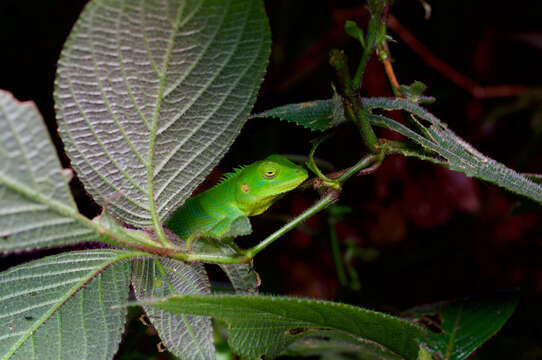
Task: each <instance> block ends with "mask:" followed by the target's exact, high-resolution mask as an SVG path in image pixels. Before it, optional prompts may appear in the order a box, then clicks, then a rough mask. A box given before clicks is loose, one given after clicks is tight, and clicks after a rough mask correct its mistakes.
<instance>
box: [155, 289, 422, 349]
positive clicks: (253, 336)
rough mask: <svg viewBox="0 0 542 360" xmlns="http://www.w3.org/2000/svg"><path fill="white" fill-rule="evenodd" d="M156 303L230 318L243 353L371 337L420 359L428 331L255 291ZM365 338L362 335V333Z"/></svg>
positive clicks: (354, 310)
mask: <svg viewBox="0 0 542 360" xmlns="http://www.w3.org/2000/svg"><path fill="white" fill-rule="evenodd" d="M152 306H155V307H158V308H160V309H163V310H166V311H169V312H173V313H184V314H191V315H205V316H213V317H215V318H217V319H221V320H224V321H226V322H228V323H229V324H231V333H230V337H229V339H228V342H229V343H230V346H231V347H232V350H233V351H235V352H236V353H238V354H239V355H241V356H242V357H246V358H250V359H255V358H259V357H261V356H263V355H265V356H266V357H269V358H273V356H276V355H277V354H279V353H280V352H281V351H282V350H284V348H285V347H286V346H288V345H290V344H292V343H293V342H294V341H298V340H301V339H304V338H306V337H307V336H311V337H312V336H324V337H330V338H338V339H342V340H345V339H346V340H347V341H349V342H354V343H356V344H359V343H360V342H361V343H363V342H364V341H371V342H374V343H377V344H379V345H380V346H383V347H385V348H387V349H388V351H393V352H395V353H397V354H399V355H401V356H403V357H405V358H406V359H416V357H417V354H418V351H419V350H418V343H417V338H418V337H420V336H423V335H424V331H423V330H422V329H421V328H420V327H418V326H417V325H415V324H414V323H412V322H409V321H406V320H403V319H399V318H395V317H393V316H389V315H385V314H382V313H377V312H374V311H370V310H366V309H362V308H358V307H354V306H350V305H346V304H340V303H333V302H328V301H320V300H311V299H302V298H288V297H272V296H250V295H210V296H202V295H199V296H198V295H187V296H179V297H170V298H165V299H157V300H154V301H153V302H152ZM360 338H361V339H360Z"/></svg>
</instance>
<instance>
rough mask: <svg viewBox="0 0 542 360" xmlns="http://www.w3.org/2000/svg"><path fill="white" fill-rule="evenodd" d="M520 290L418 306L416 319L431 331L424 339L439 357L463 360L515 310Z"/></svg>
mask: <svg viewBox="0 0 542 360" xmlns="http://www.w3.org/2000/svg"><path fill="white" fill-rule="evenodd" d="M517 303H518V294H517V293H503V294H500V295H496V296H491V297H485V298H478V299H467V300H458V301H452V302H443V303H437V304H433V305H428V306H423V307H418V308H414V309H412V310H411V311H412V312H413V313H414V316H413V317H414V319H415V321H417V322H418V323H423V324H425V325H426V326H427V327H428V328H429V329H430V330H431V331H430V332H429V335H428V336H427V337H426V338H424V339H423V340H422V343H423V344H424V346H425V347H426V348H427V349H429V350H430V351H431V352H432V353H434V354H435V355H436V356H437V358H439V359H447V360H463V359H466V358H468V357H469V355H471V354H472V353H473V352H474V351H475V350H476V349H477V348H478V347H479V346H481V345H482V344H483V343H484V342H486V341H487V340H488V339H489V338H490V337H491V336H493V335H494V334H495V333H496V332H497V331H499V330H500V329H501V327H502V326H503V325H504V323H505V322H506V321H507V320H508V318H509V317H510V316H511V315H512V313H513V312H514V309H515V308H516V306H517Z"/></svg>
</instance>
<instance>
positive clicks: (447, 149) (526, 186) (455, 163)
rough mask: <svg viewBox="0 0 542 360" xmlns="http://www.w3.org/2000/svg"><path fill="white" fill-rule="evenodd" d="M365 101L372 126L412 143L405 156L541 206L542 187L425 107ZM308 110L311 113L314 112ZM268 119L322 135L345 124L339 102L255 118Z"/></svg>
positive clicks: (322, 102)
mask: <svg viewBox="0 0 542 360" xmlns="http://www.w3.org/2000/svg"><path fill="white" fill-rule="evenodd" d="M362 101H363V105H364V107H365V109H366V110H368V111H369V113H368V117H369V120H370V121H371V123H372V124H373V125H375V126H380V127H385V128H388V129H390V130H393V131H396V132H398V133H400V134H401V135H404V136H405V137H406V138H408V139H409V142H408V143H406V144H405V145H406V146H405V147H404V148H402V149H401V150H398V152H401V153H402V154H403V155H406V156H413V157H417V158H419V159H422V160H428V161H432V162H434V163H437V164H441V165H444V166H447V167H449V168H450V169H452V170H455V171H459V172H462V173H464V174H466V175H468V176H473V177H477V178H479V179H482V180H485V181H489V182H491V183H493V184H496V185H499V186H502V187H504V188H506V189H508V190H510V191H512V192H515V193H517V194H520V195H523V196H526V197H528V198H531V199H533V200H536V201H538V202H541V201H542V186H541V185H540V184H537V183H536V182H534V181H532V180H531V179H528V178H526V177H525V176H522V175H521V174H519V173H517V172H516V171H514V170H512V169H510V168H508V167H506V166H505V165H503V164H501V163H499V162H497V161H495V160H493V159H491V158H489V157H487V156H485V155H484V154H482V153H480V152H479V151H478V150H476V149H475V148H473V147H472V146H471V145H470V144H468V143H467V142H466V141H465V140H463V139H462V138H460V137H459V136H457V135H456V134H455V133H454V132H453V131H452V130H450V129H449V128H448V126H447V125H446V124H445V123H443V122H441V121H440V120H439V119H438V118H437V117H436V116H434V115H433V114H431V113H430V112H428V111H427V110H425V109H424V108H423V107H421V106H419V105H417V104H415V103H413V102H411V101H408V100H406V99H401V98H378V97H377V98H363V99H362ZM307 109H311V112H308V110H307ZM375 109H379V110H404V111H407V112H409V113H410V114H411V116H412V123H413V124H414V126H413V128H411V127H408V126H406V125H404V124H401V123H399V122H397V121H395V120H393V119H390V118H388V117H386V116H383V115H379V114H374V113H373V111H374V110H375ZM266 116H268V117H277V118H279V119H281V120H286V121H289V122H293V123H296V124H298V125H301V126H304V127H308V128H310V129H311V130H314V131H323V130H326V129H328V128H331V127H333V126H335V125H337V124H339V123H341V122H343V121H345V118H344V115H343V114H341V113H340V112H339V111H337V100H336V99H329V100H316V101H313V102H308V103H301V104H290V105H285V106H282V107H279V108H275V109H271V110H268V111H266V112H264V113H261V114H257V115H254V116H253V117H266ZM311 116H312V119H311ZM420 120H421V121H420ZM422 121H423V122H422Z"/></svg>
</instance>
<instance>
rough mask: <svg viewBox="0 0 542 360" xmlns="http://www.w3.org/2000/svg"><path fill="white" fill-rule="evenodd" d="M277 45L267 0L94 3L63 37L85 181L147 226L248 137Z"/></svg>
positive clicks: (71, 144) (66, 117)
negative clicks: (244, 132) (245, 131)
mask: <svg viewBox="0 0 542 360" xmlns="http://www.w3.org/2000/svg"><path fill="white" fill-rule="evenodd" d="M269 52H270V33H269V26H268V23H267V18H266V16H265V11H264V7H263V2H262V1H261V0H168V1H151V0H142V1H135V0H94V1H92V2H90V3H89V4H88V5H87V7H86V8H85V10H84V11H83V13H82V15H81V17H80V18H79V20H78V21H77V24H76V25H75V27H74V29H73V30H72V32H71V34H70V37H69V39H68V41H67V42H66V44H65V46H64V50H63V51H62V54H61V58H60V60H59V66H58V71H57V78H56V88H55V107H56V112H57V116H58V118H59V132H60V135H61V137H62V140H63V141H64V143H65V145H66V150H67V153H68V155H69V156H70V159H71V161H72V165H73V167H74V168H75V169H76V170H77V173H78V176H79V177H80V179H81V180H82V181H83V183H84V185H85V187H86V189H87V190H88V191H89V193H90V194H91V195H92V196H93V197H94V199H95V200H96V201H97V202H98V203H99V204H101V205H102V206H107V209H108V211H110V212H111V213H112V214H113V215H114V216H115V217H116V218H117V219H119V220H121V221H123V222H126V223H129V224H132V225H136V226H138V227H149V226H150V225H151V224H152V223H153V222H154V223H156V222H161V223H163V222H164V220H165V219H167V217H168V216H169V215H170V214H171V213H172V212H173V211H174V210H176V209H177V208H178V207H179V206H181V205H182V204H183V203H184V201H185V200H186V199H187V198H188V197H189V196H190V195H191V193H192V191H193V190H194V189H195V187H196V186H197V185H198V184H199V183H200V182H201V181H203V179H204V178H205V176H206V175H207V174H208V173H209V172H210V171H211V169H212V168H213V167H214V166H215V165H216V164H217V163H218V161H219V160H220V158H221V157H222V156H223V155H224V153H225V152H226V151H227V149H228V148H229V147H230V145H231V144H232V142H233V141H234V139H235V137H236V136H237V135H238V133H239V131H240V129H241V127H242V125H243V124H244V122H245V121H246V118H247V116H248V114H249V111H250V109H251V108H252V106H253V104H254V102H255V98H256V95H257V91H258V89H259V86H260V84H261V82H262V79H263V74H264V71H265V67H266V65H267V61H268V56H269Z"/></svg>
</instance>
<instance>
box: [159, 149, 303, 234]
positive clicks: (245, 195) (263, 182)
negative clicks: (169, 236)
mask: <svg viewBox="0 0 542 360" xmlns="http://www.w3.org/2000/svg"><path fill="white" fill-rule="evenodd" d="M307 177H308V173H307V171H306V170H305V169H304V168H303V167H301V166H299V165H296V164H294V163H293V162H291V161H290V160H288V159H286V158H285V157H283V156H281V155H270V156H269V157H267V158H266V159H264V160H261V161H256V162H254V163H252V164H250V165H248V166H244V167H241V168H239V169H236V170H235V171H234V172H232V173H228V174H226V175H225V176H224V177H223V179H222V180H221V181H220V182H219V183H218V184H217V185H215V186H213V187H212V188H210V189H209V190H207V191H204V192H202V193H200V194H198V195H196V196H194V197H192V198H190V199H189V200H187V202H186V203H185V204H184V206H183V207H182V208H180V209H179V210H177V211H176V212H175V213H174V214H173V215H172V216H171V217H170V219H169V220H168V221H167V222H166V226H167V227H168V228H169V229H171V230H172V231H173V232H175V233H177V234H178V235H180V236H181V238H183V239H185V240H186V239H190V238H191V237H194V236H200V235H203V236H208V237H212V238H215V239H221V238H224V237H227V236H228V233H230V232H231V231H235V235H244V234H248V233H250V231H251V229H250V223H249V222H248V219H247V217H248V216H253V215H258V214H261V213H263V212H264V211H266V210H267V209H268V208H269V207H270V206H271V205H272V204H273V202H275V201H276V200H277V199H278V198H279V197H280V196H281V195H283V194H284V193H286V192H288V191H290V190H293V189H295V188H296V187H297V186H299V185H300V184H301V183H302V182H303V181H305V180H306V179H307ZM237 221H240V224H241V226H244V228H243V229H244V230H243V231H241V232H239V230H233V226H232V225H234V224H235V222H237Z"/></svg>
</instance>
